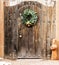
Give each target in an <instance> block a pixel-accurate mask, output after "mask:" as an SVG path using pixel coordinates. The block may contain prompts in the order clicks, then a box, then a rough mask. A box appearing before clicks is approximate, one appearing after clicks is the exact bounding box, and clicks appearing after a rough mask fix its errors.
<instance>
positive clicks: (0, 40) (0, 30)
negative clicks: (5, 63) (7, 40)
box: [0, 0, 4, 57]
mask: <svg viewBox="0 0 59 65" xmlns="http://www.w3.org/2000/svg"><path fill="white" fill-rule="evenodd" d="M3 22H4V14H3V2H2V0H0V57H3V56H4V23H3Z"/></svg>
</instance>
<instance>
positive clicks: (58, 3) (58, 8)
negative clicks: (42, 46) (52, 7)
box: [56, 0, 59, 40]
mask: <svg viewBox="0 0 59 65" xmlns="http://www.w3.org/2000/svg"><path fill="white" fill-rule="evenodd" d="M56 39H57V40H59V0H57V1H56Z"/></svg>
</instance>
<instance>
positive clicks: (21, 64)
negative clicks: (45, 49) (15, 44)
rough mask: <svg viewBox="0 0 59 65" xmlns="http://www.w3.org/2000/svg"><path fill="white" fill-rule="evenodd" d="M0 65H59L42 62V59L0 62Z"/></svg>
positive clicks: (46, 61)
mask: <svg viewBox="0 0 59 65" xmlns="http://www.w3.org/2000/svg"><path fill="white" fill-rule="evenodd" d="M3 63H5V64H3ZM0 65H59V61H52V60H42V59H18V60H12V61H11V60H1V61H0Z"/></svg>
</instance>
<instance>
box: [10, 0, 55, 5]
mask: <svg viewBox="0 0 59 65" xmlns="http://www.w3.org/2000/svg"><path fill="white" fill-rule="evenodd" d="M22 1H38V2H40V3H42V4H43V5H45V6H46V5H48V6H53V5H54V2H53V0H10V6H14V5H16V4H18V3H20V2H22ZM46 1H47V3H46Z"/></svg>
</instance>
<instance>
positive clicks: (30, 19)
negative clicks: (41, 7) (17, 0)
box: [22, 9, 38, 27]
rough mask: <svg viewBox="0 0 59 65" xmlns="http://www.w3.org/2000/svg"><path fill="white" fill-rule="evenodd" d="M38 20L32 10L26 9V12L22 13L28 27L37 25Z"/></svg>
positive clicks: (23, 20)
mask: <svg viewBox="0 0 59 65" xmlns="http://www.w3.org/2000/svg"><path fill="white" fill-rule="evenodd" d="M37 19H38V17H37V13H36V12H34V11H33V10H31V9H25V10H24V12H23V13H22V22H23V24H25V25H26V26H28V27H30V26H33V25H34V24H36V22H37Z"/></svg>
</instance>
